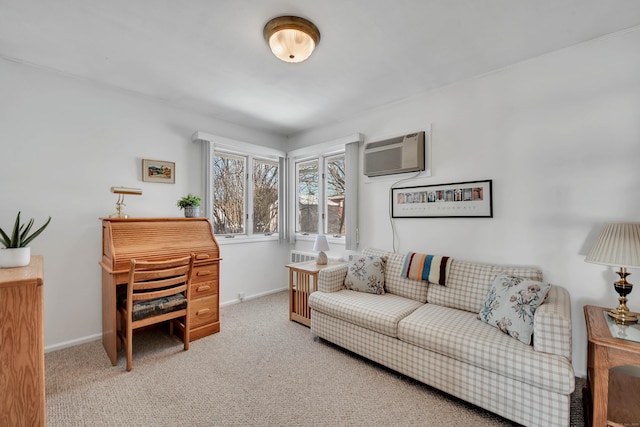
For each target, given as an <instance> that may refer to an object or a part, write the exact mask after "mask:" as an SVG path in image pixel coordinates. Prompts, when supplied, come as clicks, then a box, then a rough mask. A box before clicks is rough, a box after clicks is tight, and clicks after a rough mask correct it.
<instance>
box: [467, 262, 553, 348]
mask: <svg viewBox="0 0 640 427" xmlns="http://www.w3.org/2000/svg"><path fill="white" fill-rule="evenodd" d="M550 288H551V285H550V284H549V283H543V282H538V281H535V280H528V279H523V278H520V277H515V276H510V275H508V274H499V275H498V276H497V277H496V278H495V280H494V281H493V285H492V286H491V289H490V290H489V293H488V294H487V298H486V300H485V302H484V305H483V307H482V310H480V314H479V315H478V318H479V319H480V320H482V321H483V322H486V323H488V324H489V325H491V326H495V327H497V328H498V329H500V330H501V331H502V332H504V333H505V334H508V335H510V336H512V337H513V338H515V339H517V340H519V341H521V342H523V343H525V344H527V345H529V344H531V334H532V332H533V315H534V313H535V312H536V309H537V308H538V307H539V306H540V304H542V303H543V301H544V300H545V298H546V297H547V293H548V292H549V289H550Z"/></svg>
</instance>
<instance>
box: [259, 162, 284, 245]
mask: <svg viewBox="0 0 640 427" xmlns="http://www.w3.org/2000/svg"><path fill="white" fill-rule="evenodd" d="M253 232H254V233H277V232H278V164H277V163H276V162H270V161H267V160H254V162H253Z"/></svg>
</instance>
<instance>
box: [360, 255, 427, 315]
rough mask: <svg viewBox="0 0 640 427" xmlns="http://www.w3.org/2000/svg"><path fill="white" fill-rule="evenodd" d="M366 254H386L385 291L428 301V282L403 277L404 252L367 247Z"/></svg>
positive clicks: (419, 300) (422, 301)
mask: <svg viewBox="0 0 640 427" xmlns="http://www.w3.org/2000/svg"><path fill="white" fill-rule="evenodd" d="M362 253H363V254H364V255H372V256H386V257H387V264H386V267H385V269H386V274H385V276H384V289H385V292H388V293H390V294H394V295H398V296H401V297H405V298H411V299H412V300H415V301H418V302H421V303H425V302H426V301H427V289H428V282H425V281H423V280H413V279H408V278H406V277H402V267H403V266H404V259H405V255H404V254H394V253H393V252H386V251H382V250H380V249H372V248H366V249H364V250H363V251H362Z"/></svg>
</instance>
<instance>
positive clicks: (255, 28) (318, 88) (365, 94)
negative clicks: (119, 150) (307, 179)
mask: <svg viewBox="0 0 640 427" xmlns="http://www.w3.org/2000/svg"><path fill="white" fill-rule="evenodd" d="M288 14H293V15H298V16H302V17H305V18H307V19H310V20H311V21H313V22H314V23H315V24H316V25H317V26H318V28H319V29H320V32H321V34H322V39H321V41H320V44H319V46H318V48H317V49H316V51H315V52H314V54H313V55H312V56H311V58H309V59H308V60H307V61H305V62H302V63H300V64H289V63H285V62H282V61H280V60H278V59H276V58H275V57H274V56H273V55H272V54H271V53H270V51H269V50H268V48H267V44H266V42H265V41H264V39H263V36H262V29H263V27H264V24H265V23H266V22H267V21H268V20H269V19H271V18H273V17H275V16H279V15H288ZM638 25H640V1H638V0H324V1H321V0H182V1H177V0H0V56H2V57H4V58H7V59H10V60H17V61H19V62H24V63H28V64H32V65H36V66H38V67H43V68H46V69H51V70H57V71H60V72H63V73H65V74H69V75H73V76H77V77H79V78H82V79H87V80H92V81H96V82H100V83H103V84H107V85H109V86H113V87H118V88H121V89H124V90H127V91H133V92H137V93H140V94H144V95H145V96H150V97H155V98H159V99H162V100H165V101H168V102H170V103H172V104H175V105H178V106H181V107H183V108H189V109H194V110H196V111H200V112H204V113H206V114H209V115H211V116H212V117H215V118H218V119H223V120H226V121H229V122H233V123H238V124H240V125H243V126H248V127H252V128H257V129H262V130H267V131H270V132H274V133H277V134H282V135H290V134H293V133H296V132H300V131H303V130H305V129H310V128H313V127H317V126H322V125H325V124H328V123H332V122H336V121H340V120H344V119H346V118H349V117H353V116H355V115H358V114H360V113H362V112H363V111H365V110H368V109H371V108H374V107H376V106H380V105H384V104H387V103H392V102H395V101H397V100H400V99H403V98H407V97H411V96H414V95H416V94H419V93H423V92H426V91H429V90H432V89H434V88H437V87H441V86H443V85H447V84H450V83H453V82H456V81H459V80H462V79H467V78H470V77H472V76H476V75H480V74H484V73H487V72H489V71H491V70H495V69H499V68H502V67H505V66H507V65H510V64H514V63H517V62H520V61H523V60H525V59H528V58H532V57H535V56H538V55H542V54H545V53H547V52H551V51H554V50H557V49H562V48H564V47H567V46H571V45H573V44H576V43H580V42H583V41H585V40H590V39H593V38H596V37H600V36H603V35H605V34H609V33H612V32H616V31H620V30H623V29H626V28H630V27H635V26H638ZM639 48H640V47H639Z"/></svg>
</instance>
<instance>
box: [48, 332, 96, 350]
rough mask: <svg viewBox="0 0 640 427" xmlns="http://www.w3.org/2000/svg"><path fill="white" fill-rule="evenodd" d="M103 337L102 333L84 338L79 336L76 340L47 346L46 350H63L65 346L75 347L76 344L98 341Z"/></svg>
mask: <svg viewBox="0 0 640 427" xmlns="http://www.w3.org/2000/svg"><path fill="white" fill-rule="evenodd" d="M101 339H102V333H99V334H93V335H89V336H86V337H82V338H77V339H75V340H70V341H64V342H61V343H58V344H53V345H48V346H45V348H44V352H45V353H49V352H50V351H56V350H62V349H63V348H68V347H74V346H76V345H80V344H84V343H87V342H91V341H98V340H101Z"/></svg>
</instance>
